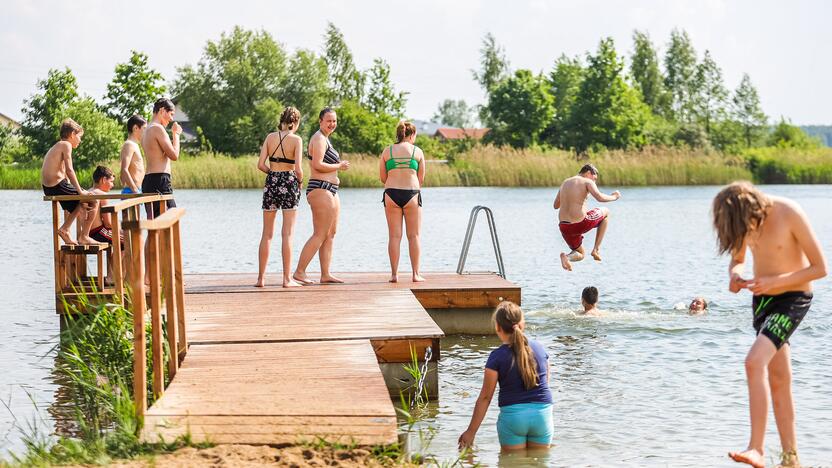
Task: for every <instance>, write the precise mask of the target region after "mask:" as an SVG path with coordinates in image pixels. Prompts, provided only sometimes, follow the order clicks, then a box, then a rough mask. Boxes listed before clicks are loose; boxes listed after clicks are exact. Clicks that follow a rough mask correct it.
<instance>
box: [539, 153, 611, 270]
mask: <svg viewBox="0 0 832 468" xmlns="http://www.w3.org/2000/svg"><path fill="white" fill-rule="evenodd" d="M596 180H598V169H596V168H595V166H593V165H592V164H586V165H584V167H582V168H581V170H580V172H578V175H576V176H572V177H570V178H568V179H566V180H564V181H563V183H562V184H561V186H560V190H558V195H557V197H555V204H554V206H555V209H556V210H559V211H558V219H559V221H560V223H559V224H558V227H560V233H561V235H562V236H563V240H565V241H566V245H568V246H569V248H570V249H571V251H570V252H569V253H568V254H566V253H563V252H561V254H560V264H561V266H563V269H564V270H568V271H572V263H570V262H578V261H581V260H583V259H584V248H583V246H582V245H581V244H582V243H583V240H584V234H586V233H587V232H589V231H591V230H593V229H595V228H598V232H597V233H596V234H595V246H594V247H593V248H592V253H591V255H592V258H594V259H595V260H596V261H599V262H600V261H601V254H600V250H601V241H603V240H604V233H606V232H607V224H609V223H608V218H609V216H610V210H608V209H606V208H593V209H591V210H589V211H587V209H586V199H587V198H588V197H589V196H590V195H592V196H593V197H594V198H595V199H596V200H598V201H599V202H611V201H615V200H618V199H619V198H621V193H619V192H618V191H617V190H616V191H615V192H613V193H612V194H610V195H605V194H603V193H601V192H600V191H599V190H598V186H597V185H595V181H596Z"/></svg>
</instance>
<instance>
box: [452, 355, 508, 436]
mask: <svg viewBox="0 0 832 468" xmlns="http://www.w3.org/2000/svg"><path fill="white" fill-rule="evenodd" d="M497 377H498V374H497V371H495V370H494V369H485V377H483V379H482V389H481V390H480V396H478V397H477V404H476V405H475V406H474V414H473V415H471V422H470V423H469V424H468V429H466V430H465V432H463V433H462V435H461V436H459V441H458V442H459V446H460V447H461V448H465V447H470V446H472V445H473V444H474V437H475V436H476V435H477V431H478V430H479V428H480V425H481V424H482V420H483V419H485V413H487V412H488V405H490V404H491V398H492V397H493V396H494V390H495V389H496V388H497Z"/></svg>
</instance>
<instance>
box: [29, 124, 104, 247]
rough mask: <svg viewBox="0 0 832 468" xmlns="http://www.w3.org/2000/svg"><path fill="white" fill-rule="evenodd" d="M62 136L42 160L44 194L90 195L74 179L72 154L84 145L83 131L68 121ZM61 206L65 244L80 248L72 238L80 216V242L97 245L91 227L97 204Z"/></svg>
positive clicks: (64, 125) (59, 234) (41, 180)
mask: <svg viewBox="0 0 832 468" xmlns="http://www.w3.org/2000/svg"><path fill="white" fill-rule="evenodd" d="M60 134H61V140H60V141H59V142H57V143H55V144H54V145H53V146H52V148H50V149H49V151H48V152H47V153H46V156H44V158H43V167H42V168H41V171H40V183H41V185H42V186H43V193H44V194H45V195H47V196H55V195H88V192H87V191H86V190H84V189H82V188H81V184H79V183H78V176H76V175H75V169H74V168H73V167H72V150H73V149H75V148H77V147H78V145H80V144H81V137H82V136H84V129H83V128H81V126H80V125H78V123H77V122H75V121H74V120H72V119H66V120H64V121H63V122H61V130H60ZM67 179H69V181H67ZM60 204H61V207H62V208H63V209H64V210H66V211H67V212H68V213H67V214H66V215H65V216H64V223H63V224H62V225H61V226H60V227H59V228H58V236H59V237H60V238H61V240H63V241H64V244H67V245H76V244H77V242H75V241H74V240H72V238H71V237H69V228H70V227H72V223H73V222H75V220H76V219H77V218H78V217H79V216H82V217H83V219H82V220H81V221H80V222H81V234H79V235H78V242H80V243H82V244H96V243H97V242H96V241H95V240H93V239H92V238H91V237H90V236H89V232H90V224H91V223H92V216H91V209H92V208H94V206H93V205H94V204H95V203H94V202H93V203H81V202H79V201H74V200H73V201H61V202H60Z"/></svg>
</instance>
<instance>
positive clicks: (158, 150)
mask: <svg viewBox="0 0 832 468" xmlns="http://www.w3.org/2000/svg"><path fill="white" fill-rule="evenodd" d="M174 110H175V107H174V106H173V102H171V100H170V99H167V98H160V99H157V100H156V102H155V103H154V104H153V118H152V119H151V121H150V125H148V126H147V128H146V129H145V131H144V134H143V135H142V148H144V154H145V157H146V158H147V174H145V176H144V180H143V181H142V193H161V194H170V193H173V185H172V184H171V178H170V162H171V161H176V160H177V159H179V134H180V133H182V127H180V126H179V124H178V123H176V122H173V126H172V127H171V133H172V134H173V141H171V139H170V138H169V137H168V132H167V131H165V127H167V126H168V124H169V123H171V122H172V121H173V115H174ZM159 203H160V202H154V203H151V205H152V209H151V208H148V209H147V216H148V218H154V217H156V216H159ZM174 206H176V202H174V201H173V200H168V201H167V207H168V208H173V207H174Z"/></svg>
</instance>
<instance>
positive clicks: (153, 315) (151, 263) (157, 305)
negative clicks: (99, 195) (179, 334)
mask: <svg viewBox="0 0 832 468" xmlns="http://www.w3.org/2000/svg"><path fill="white" fill-rule="evenodd" d="M147 257H148V269H149V271H148V275H149V276H150V325H151V338H150V345H151V355H152V357H153V396H154V398H159V397H160V396H162V391H163V390H164V377H165V369H164V367H163V365H162V356H163V354H162V349H163V344H162V300H161V297H160V291H159V283H160V279H159V232H158V231H154V230H148V231H147Z"/></svg>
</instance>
